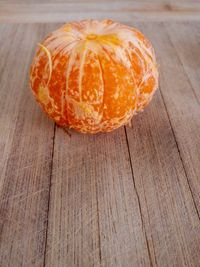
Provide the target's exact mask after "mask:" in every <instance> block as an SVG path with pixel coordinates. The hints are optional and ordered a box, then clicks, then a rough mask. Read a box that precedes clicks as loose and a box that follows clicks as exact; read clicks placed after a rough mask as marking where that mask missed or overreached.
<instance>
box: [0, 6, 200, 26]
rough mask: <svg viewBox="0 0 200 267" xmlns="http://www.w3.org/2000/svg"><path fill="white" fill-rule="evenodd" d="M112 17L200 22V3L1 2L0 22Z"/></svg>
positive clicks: (129, 19)
mask: <svg viewBox="0 0 200 267" xmlns="http://www.w3.org/2000/svg"><path fill="white" fill-rule="evenodd" d="M88 18H93V19H104V18H110V19H114V20H119V21H122V22H128V21H133V20H137V21H148V20H150V21H166V20H167V21H168V20H175V21H177V20H188V19H190V20H197V21H199V20H200V2H190V3H187V2H186V3H184V2H177V3H172V2H170V3H162V2H156V3H154V2H132V1H124V2H122V1H120V2H118V1H117V2H106V3H105V2H91V3H90V2H89V3H88V2H76V3H74V2H67V3H16V2H15V3H4V2H3V3H0V22H12V23H19V22H24V23H25V22H67V21H71V20H81V19H88Z"/></svg>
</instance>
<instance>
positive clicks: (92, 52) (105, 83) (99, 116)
mask: <svg viewBox="0 0 200 267" xmlns="http://www.w3.org/2000/svg"><path fill="white" fill-rule="evenodd" d="M30 85H31V88H32V92H33V94H34V95H35V98H36V100H37V101H38V102H39V103H40V105H41V106H42V108H43V110H44V111H45V112H46V113H47V114H48V116H49V117H50V118H52V119H53V120H54V121H55V122H56V123H57V124H58V125H60V126H63V127H66V126H67V127H70V128H74V129H75V130H77V131H79V132H83V133H87V132H88V133H97V132H109V131H112V130H114V129H116V128H118V127H120V126H121V125H124V124H126V123H128V122H129V121H130V120H131V118H132V116H133V115H134V114H136V113H137V112H138V111H141V110H143V109H144V107H145V106H146V105H147V104H148V103H149V102H150V100H151V98H152V95H153V93H154V92H155V90H156V88H157V87H158V70H157V64H156V59H155V53H154V50H153V47H152V45H151V43H150V42H149V41H148V40H147V38H146V37H145V36H144V35H143V34H142V33H141V32H139V31H138V30H137V29H134V28H132V27H129V26H127V25H123V24H120V23H118V22H114V21H112V20H102V21H97V20H83V21H80V22H72V23H68V24H65V25H63V26H62V27H61V28H59V29H57V30H55V31H54V32H52V33H51V34H49V35H48V36H47V37H46V39H45V40H44V41H43V42H42V43H41V44H39V47H38V50H37V52H36V55H35V57H34V59H33V62H32V65H31V69H30Z"/></svg>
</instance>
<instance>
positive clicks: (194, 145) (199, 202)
mask: <svg viewBox="0 0 200 267" xmlns="http://www.w3.org/2000/svg"><path fill="white" fill-rule="evenodd" d="M165 26H166V28H167V32H168V34H169V39H170V40H171V42H172V44H173V46H174V49H175V50H176V53H177V54H178V56H179V59H178V60H179V61H180V64H182V67H183V69H184V70H185V76H186V79H188V81H187V83H188V84H190V88H191V91H190V94H188V92H186V93H187V94H186V96H187V99H185V100H186V103H184V106H183V107H181V108H180V111H179V112H181V113H182V114H183V112H184V114H185V116H184V117H183V119H182V120H181V123H180V126H181V128H177V127H175V129H174V132H175V135H176V138H177V142H178V145H179V149H180V153H181V157H182V159H183V162H184V165H185V170H186V173H187V176H188V181H189V184H190V187H191V190H192V193H193V196H194V199H195V202H196V206H197V209H198V213H199V214H200V183H199V177H200V117H199V116H200V111H199V110H200V90H199V84H200V75H199V74H200V72H199V70H200V57H199V51H200V44H199V36H200V35H199V34H200V25H199V24H194V23H183V24H171V23H170V24H168V25H165ZM183 93H184V92H183ZM188 98H189V101H188ZM172 112H173V111H171V112H170V111H169V113H170V115H171V116H172V117H173V114H172ZM179 114H180V113H179ZM172 120H173V118H172ZM173 123H174V125H175V123H176V121H175V120H173ZM182 131H184V135H183V134H182Z"/></svg>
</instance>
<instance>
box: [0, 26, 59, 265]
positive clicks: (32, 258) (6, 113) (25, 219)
mask: <svg viewBox="0 0 200 267" xmlns="http://www.w3.org/2000/svg"><path fill="white" fill-rule="evenodd" d="M45 30H51V28H50V27H49V28H48V27H47V29H45V28H44V27H39V25H34V26H33V25H1V26H0V35H1V36H3V38H1V39H0V58H1V60H0V149H1V165H0V173H1V177H0V266H3V267H4V266H15V267H18V266H20V267H22V266H24V267H27V266H39V267H40V266H43V261H44V249H45V241H46V223H47V211H48V198H49V186H50V173H51V163H52V148H53V141H52V138H53V136H54V124H53V123H52V122H51V121H49V120H48V119H47V117H46V116H45V115H44V114H43V113H42V112H41V110H40V108H39V107H38V105H37V104H36V103H35V101H34V100H33V97H32V95H31V92H30V89H29V84H28V70H29V65H30V60H31V57H32V55H33V48H35V45H36V43H37V42H38V39H40V38H42V37H43V35H44V32H45ZM38 259H39V261H38ZM36 262H37V264H36Z"/></svg>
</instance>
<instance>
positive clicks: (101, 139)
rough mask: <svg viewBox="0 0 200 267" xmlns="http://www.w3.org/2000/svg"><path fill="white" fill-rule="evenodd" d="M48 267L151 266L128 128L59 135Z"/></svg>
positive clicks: (62, 133) (52, 198) (52, 195)
mask: <svg viewBox="0 0 200 267" xmlns="http://www.w3.org/2000/svg"><path fill="white" fill-rule="evenodd" d="M49 210H50V213H49V224H48V225H49V227H48V240H47V253H46V261H45V262H46V265H45V266H48V267H50V266H65V265H66V266H83V267H89V266H129V265H130V264H132V265H133V266H145V267H146V266H150V259H149V255H148V246H147V245H148V244H147V243H146V237H145V232H144V228H143V224H142V220H141V214H140V209H139V203H138V199H137V195H136V192H135V189H134V185H133V180H132V173H131V167H130V162H129V156H128V150H127V143H126V137H125V134H124V130H123V128H122V129H120V130H119V131H116V132H114V133H111V134H109V135H106V134H100V135H96V136H90V135H81V134H77V133H75V132H72V137H71V138H69V137H68V136H66V133H65V132H64V131H63V130H61V129H57V131H56V137H55V147H54V157H53V173H52V186H51V199H50V208H49Z"/></svg>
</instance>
